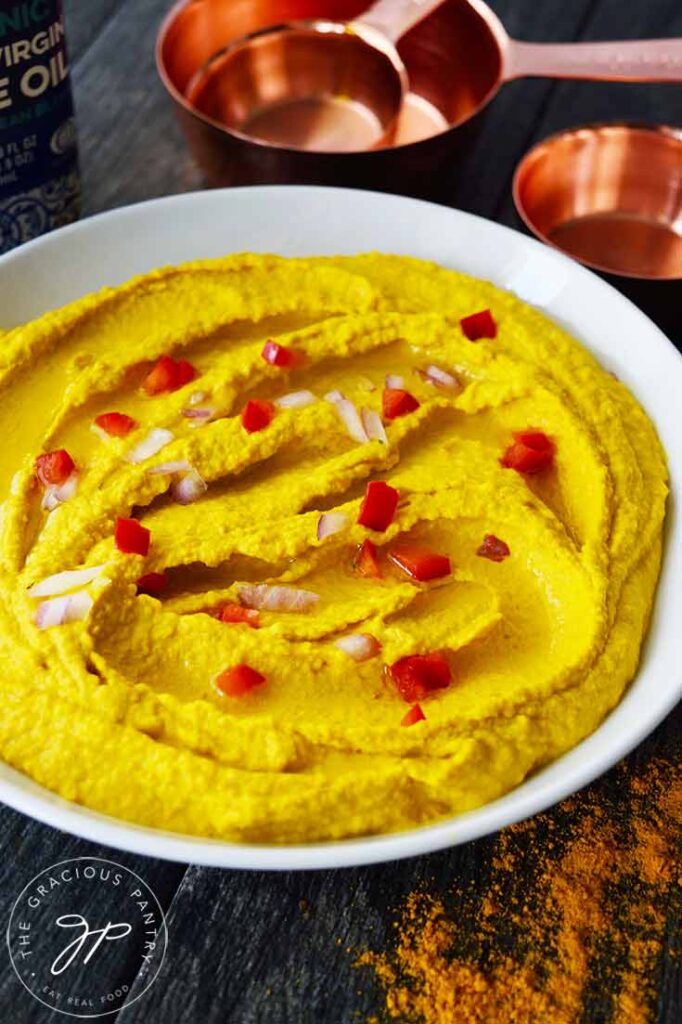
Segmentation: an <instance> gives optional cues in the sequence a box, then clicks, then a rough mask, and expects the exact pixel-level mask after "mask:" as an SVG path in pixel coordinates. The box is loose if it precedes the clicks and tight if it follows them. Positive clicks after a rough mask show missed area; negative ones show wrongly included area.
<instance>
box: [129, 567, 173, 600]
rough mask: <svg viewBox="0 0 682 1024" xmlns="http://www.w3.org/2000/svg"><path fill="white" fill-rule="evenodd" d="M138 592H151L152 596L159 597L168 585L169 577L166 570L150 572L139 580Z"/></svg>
mask: <svg viewBox="0 0 682 1024" xmlns="http://www.w3.org/2000/svg"><path fill="white" fill-rule="evenodd" d="M136 585H137V592H138V594H149V596H150V597H157V596H158V595H159V594H162V593H163V591H164V590H165V589H166V587H167V586H168V577H167V576H166V574H165V572H148V573H145V575H144V576H140V578H139V580H137V584H136Z"/></svg>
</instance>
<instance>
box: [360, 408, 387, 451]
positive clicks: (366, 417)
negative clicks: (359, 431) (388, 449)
mask: <svg viewBox="0 0 682 1024" xmlns="http://www.w3.org/2000/svg"><path fill="white" fill-rule="evenodd" d="M362 424H363V426H364V428H365V433H366V434H367V437H368V438H369V439H370V441H381V443H382V444H388V437H387V436H386V430H385V428H384V424H383V421H382V419H381V416H380V415H379V413H378V412H376V410H375V409H363V410H362Z"/></svg>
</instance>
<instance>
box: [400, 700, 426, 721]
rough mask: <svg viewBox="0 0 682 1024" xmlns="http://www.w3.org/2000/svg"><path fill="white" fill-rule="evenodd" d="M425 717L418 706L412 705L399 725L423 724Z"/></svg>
mask: <svg viewBox="0 0 682 1024" xmlns="http://www.w3.org/2000/svg"><path fill="white" fill-rule="evenodd" d="M425 721H426V715H425V714H424V712H423V711H422V709H421V707H420V705H419V704H413V705H412V707H411V708H410V710H409V711H408V712H406V714H405V715H403V717H402V719H401V720H400V724H401V725H405V726H408V725H416V724H417V722H425Z"/></svg>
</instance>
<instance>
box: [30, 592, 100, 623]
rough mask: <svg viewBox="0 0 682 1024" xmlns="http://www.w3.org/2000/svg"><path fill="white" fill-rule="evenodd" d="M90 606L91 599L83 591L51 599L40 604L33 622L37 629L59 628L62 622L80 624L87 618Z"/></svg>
mask: <svg viewBox="0 0 682 1024" xmlns="http://www.w3.org/2000/svg"><path fill="white" fill-rule="evenodd" d="M92 604H93V602H92V598H91V597H90V595H89V594H87V593H86V592H85V591H84V590H79V591H78V592H77V593H75V594H68V595H66V596H64V597H51V598H50V599H49V600H48V601H41V602H40V604H39V605H38V607H37V609H36V614H35V620H34V621H35V624H36V626H37V627H38V629H49V628H50V627H51V626H61V625H62V624H63V623H64V622H80V621H82V620H83V619H85V618H86V617H87V615H88V612H89V611H90V609H91V608H92Z"/></svg>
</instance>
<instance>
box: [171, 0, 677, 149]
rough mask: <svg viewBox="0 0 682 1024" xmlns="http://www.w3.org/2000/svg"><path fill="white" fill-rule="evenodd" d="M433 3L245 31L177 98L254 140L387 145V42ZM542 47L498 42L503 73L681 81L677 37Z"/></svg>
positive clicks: (396, 81)
mask: <svg viewBox="0 0 682 1024" xmlns="http://www.w3.org/2000/svg"><path fill="white" fill-rule="evenodd" d="M442 2H443V0H378V2H375V3H374V4H372V6H371V7H370V8H369V9H368V10H367V11H365V12H364V14H362V15H361V16H360V18H357V19H355V20H353V21H349V22H334V21H328V20H323V19H308V20H301V21H293V22H289V23H285V24H280V25H275V26H271V27H269V28H265V29H261V30H260V31H257V32H252V33H250V34H248V35H246V36H244V37H243V38H241V39H238V40H235V41H234V42H232V43H231V44H229V45H228V46H227V47H226V48H225V49H224V50H222V51H221V52H220V53H218V54H216V55H214V56H213V57H212V58H211V59H210V60H209V61H208V62H207V64H206V65H205V66H204V67H203V68H200V69H199V71H198V72H197V73H196V74H195V76H194V78H193V79H192V82H191V83H190V85H189V86H188V89H187V99H188V100H189V102H190V103H191V104H192V105H193V106H194V107H196V108H197V109H198V110H200V111H203V112H204V113H206V114H208V115H209V116H212V117H214V118H216V119H217V120H218V121H220V122H221V123H222V124H224V125H225V126H226V127H227V128H230V129H232V130H238V131H239V132H241V133H242V134H244V135H247V136H250V137H252V138H254V139H257V140H258V141H261V142H268V143H272V144H275V145H289V146H294V147H296V148H301V149H309V150H317V151H319V150H324V151H329V152H337V151H346V150H351V151H352V150H362V149H372V148H376V147H378V146H381V145H390V144H391V143H392V142H393V141H394V138H395V130H396V126H397V122H398V118H399V115H400V112H401V109H402V105H403V102H404V98H405V95H406V94H407V92H408V88H409V85H408V74H407V71H406V69H405V66H404V64H403V62H402V60H401V58H400V54H399V53H398V50H397V49H396V46H395V44H396V43H397V42H398V41H399V40H400V38H401V37H402V36H403V35H405V34H406V32H408V31H409V30H410V29H411V28H413V27H414V26H415V25H416V24H418V23H419V21H421V20H423V19H424V18H425V17H427V16H428V15H429V14H431V13H432V12H433V11H434V10H435V9H436V8H437V7H439V6H440V4H441V3H442ZM674 45H675V41H674V40H652V41H651V42H648V43H639V42H634V43H625V44H624V43H590V44H566V45H560V46H554V47H550V46H547V45H538V44H529V43H520V42H517V41H515V40H512V39H510V38H507V41H506V50H505V51H504V54H503V56H504V58H505V64H506V69H505V68H504V67H503V74H504V78H505V79H509V78H513V77H521V76H527V75H541V76H547V77H557V78H561V77H575V78H578V77H588V78H590V77H594V78H602V79H604V78H618V79H621V80H636V81H637V80H641V79H642V78H643V77H645V78H649V79H652V80H659V81H667V80H670V79H671V78H673V79H674V78H675V77H680V78H682V40H678V41H677V51H678V52H677V54H675V52H674V48H673V47H674Z"/></svg>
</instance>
